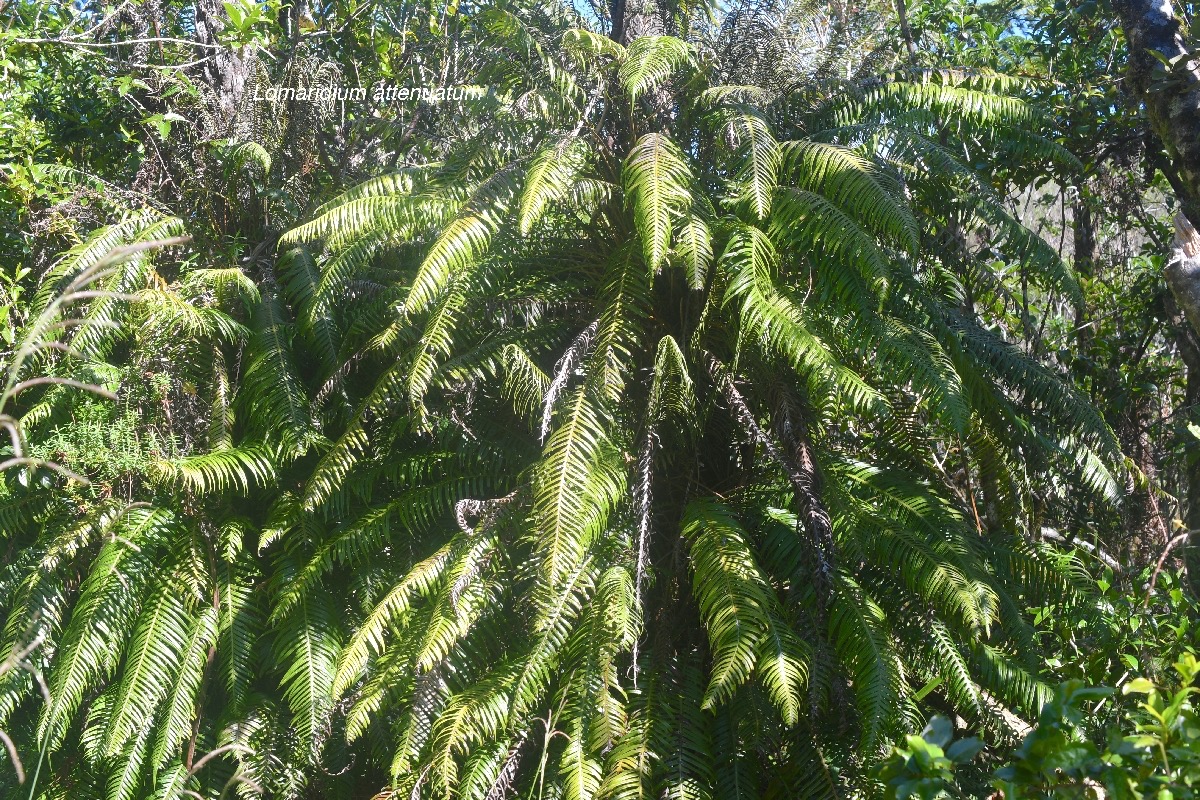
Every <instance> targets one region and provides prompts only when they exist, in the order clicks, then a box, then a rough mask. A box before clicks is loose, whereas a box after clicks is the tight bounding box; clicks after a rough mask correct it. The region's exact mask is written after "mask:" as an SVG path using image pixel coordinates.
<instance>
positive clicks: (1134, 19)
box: [1113, 0, 1200, 591]
mask: <svg viewBox="0 0 1200 800" xmlns="http://www.w3.org/2000/svg"><path fill="white" fill-rule="evenodd" d="M1113 6H1114V8H1115V9H1116V11H1117V13H1118V14H1119V15H1120V16H1121V22H1122V24H1123V26H1124V29H1125V40H1126V42H1127V43H1128V45H1129V78H1130V83H1131V85H1132V87H1133V90H1134V92H1135V93H1136V95H1137V97H1138V98H1139V99H1140V100H1141V101H1142V103H1143V104H1144V105H1145V106H1146V114H1147V117H1148V118H1149V120H1150V125H1151V127H1152V128H1153V129H1154V132H1155V133H1156V134H1157V135H1158V138H1159V139H1160V140H1161V141H1162V144H1163V147H1164V148H1165V149H1166V151H1167V154H1168V156H1169V157H1170V159H1171V162H1172V163H1171V164H1170V165H1167V169H1169V171H1170V173H1172V174H1169V175H1168V177H1169V178H1170V179H1171V183H1172V186H1173V187H1174V188H1175V190H1176V192H1177V193H1178V194H1179V203H1180V206H1181V209H1182V210H1181V212H1180V213H1179V215H1178V216H1177V217H1176V219H1175V248H1174V250H1175V252H1174V253H1173V254H1172V255H1173V258H1172V259H1171V261H1170V263H1169V265H1168V266H1167V269H1166V280H1167V285H1168V286H1169V287H1170V289H1171V294H1172V295H1174V298H1175V300H1176V302H1177V303H1178V304H1179V308H1180V309H1181V310H1182V312H1183V315H1184V316H1185V317H1186V318H1187V321H1188V323H1189V326H1190V327H1191V329H1192V331H1193V332H1200V236H1198V235H1197V233H1196V228H1195V225H1197V224H1200V65H1198V64H1197V61H1196V60H1195V59H1194V58H1192V56H1191V53H1190V51H1189V50H1188V49H1187V47H1186V44H1185V42H1184V37H1183V32H1182V29H1181V26H1180V22H1179V19H1178V18H1177V17H1176V16H1175V9H1174V6H1173V5H1172V2H1171V0H1114V3H1113ZM1160 56H1161V57H1162V58H1165V59H1166V60H1167V62H1168V63H1170V64H1171V66H1170V67H1169V68H1168V67H1167V66H1165V65H1164V64H1163V63H1162V62H1161V61H1160V60H1159V57H1160ZM1181 349H1182V348H1181ZM1194 372H1195V370H1193V369H1191V368H1190V367H1189V369H1188V373H1189V374H1188V384H1189V387H1188V388H1189V395H1191V393H1192V392H1191V389H1192V384H1193V373H1194ZM1197 463H1198V459H1197V458H1196V453H1195V452H1190V453H1189V458H1188V470H1187V472H1188V497H1189V503H1188V506H1189V508H1188V511H1187V515H1188V518H1189V527H1191V529H1192V530H1196V525H1195V524H1191V521H1192V519H1193V518H1195V519H1196V521H1197V522H1200V508H1198V505H1200V503H1197V502H1196V501H1197V500H1200V467H1198V466H1197ZM1189 544H1190V545H1191V546H1190V547H1189V548H1187V550H1186V551H1185V560H1186V562H1187V565H1188V574H1189V579H1190V582H1191V583H1192V586H1193V590H1194V591H1195V590H1196V589H1200V553H1198V552H1197V551H1198V550H1200V534H1193V535H1192V539H1191V542H1190V543H1189Z"/></svg>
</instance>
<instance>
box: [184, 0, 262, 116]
mask: <svg viewBox="0 0 1200 800" xmlns="http://www.w3.org/2000/svg"><path fill="white" fill-rule="evenodd" d="M226 25H227V19H226V17H225V8H224V5H223V4H222V2H221V0H198V2H197V3H196V44H197V47H196V52H197V55H198V57H199V58H207V60H206V61H205V62H204V64H203V65H202V66H201V67H200V70H199V72H200V79H201V81H202V82H203V83H204V84H205V85H206V86H207V87H208V88H209V89H210V90H211V91H212V94H213V100H214V105H215V107H216V108H215V111H216V113H217V115H218V117H219V123H218V126H217V127H218V130H217V131H216V132H213V133H212V134H211V137H210V138H218V137H219V136H226V135H229V133H230V132H231V127H232V125H233V122H234V120H235V119H236V118H237V112H238V108H239V106H240V105H241V102H242V97H243V95H244V94H245V92H246V85H247V82H248V81H249V78H250V72H251V70H252V69H253V61H252V57H251V56H247V55H245V54H244V48H239V49H238V50H236V51H235V50H230V49H229V48H227V47H222V46H221V43H220V34H221V32H222V31H223V30H225V27H226Z"/></svg>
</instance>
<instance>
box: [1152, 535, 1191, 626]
mask: <svg viewBox="0 0 1200 800" xmlns="http://www.w3.org/2000/svg"><path fill="white" fill-rule="evenodd" d="M1193 533H1197V531H1194V530H1188V531H1184V532H1183V533H1181V534H1179V535H1178V536H1176V537H1175V538H1174V539H1172V540H1171V541H1169V542H1167V546H1166V547H1164V548H1163V551H1162V555H1161V556H1159V557H1158V563H1157V564H1155V565H1154V572H1153V573H1152V574H1151V575H1150V586H1149V587H1148V588H1147V589H1146V599H1145V600H1143V601H1142V608H1145V607H1146V606H1148V605H1150V595H1152V594H1154V585H1155V584H1156V583H1157V582H1158V573H1160V572H1162V568H1163V564H1165V563H1167V555H1168V554H1169V553H1170V552H1171V550H1173V549H1174V548H1175V545H1177V544H1179V543H1180V542H1186V541H1187V540H1188V538H1189V537H1191V535H1192V534H1193Z"/></svg>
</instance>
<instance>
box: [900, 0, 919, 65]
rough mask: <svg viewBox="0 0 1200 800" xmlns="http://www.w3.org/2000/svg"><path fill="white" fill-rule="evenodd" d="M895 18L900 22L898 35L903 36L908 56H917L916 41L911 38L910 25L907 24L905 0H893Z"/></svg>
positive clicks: (913, 57) (912, 57)
mask: <svg viewBox="0 0 1200 800" xmlns="http://www.w3.org/2000/svg"><path fill="white" fill-rule="evenodd" d="M895 3H896V20H897V21H898V22H899V23H900V35H901V36H903V37H904V46H905V47H906V48H907V49H908V57H909V58H910V59H915V58H916V57H917V43H916V41H915V40H914V39H913V32H912V27H910V26H909V24H908V4H907V3H905V0H895Z"/></svg>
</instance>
